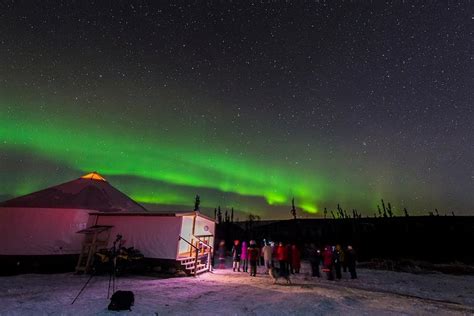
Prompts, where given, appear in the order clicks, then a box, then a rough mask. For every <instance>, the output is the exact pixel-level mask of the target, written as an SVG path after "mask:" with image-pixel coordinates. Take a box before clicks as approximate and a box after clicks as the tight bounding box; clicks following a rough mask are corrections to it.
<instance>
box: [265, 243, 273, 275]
mask: <svg viewBox="0 0 474 316" xmlns="http://www.w3.org/2000/svg"><path fill="white" fill-rule="evenodd" d="M272 253H273V249H272V246H270V245H269V244H268V243H267V244H265V246H263V248H262V255H263V262H264V265H265V269H266V270H265V273H268V269H270V268H271V267H272Z"/></svg>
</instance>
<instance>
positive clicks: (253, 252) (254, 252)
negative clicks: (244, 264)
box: [248, 240, 260, 276]
mask: <svg viewBox="0 0 474 316" xmlns="http://www.w3.org/2000/svg"><path fill="white" fill-rule="evenodd" d="M248 257H249V263H250V276H257V261H258V260H259V259H260V250H259V249H258V247H257V243H256V242H255V240H251V241H250V246H249V247H248Z"/></svg>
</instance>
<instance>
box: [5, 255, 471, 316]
mask: <svg viewBox="0 0 474 316" xmlns="http://www.w3.org/2000/svg"><path fill="white" fill-rule="evenodd" d="M259 269H260V268H259ZM259 272H260V274H258V275H257V277H250V276H248V274H246V273H243V272H241V273H237V272H232V270H231V269H226V270H214V272H213V273H207V274H204V275H200V276H198V277H197V278H194V277H184V278H168V279H156V278H152V277H145V276H131V277H122V278H118V279H117V284H116V285H117V286H116V289H118V290H131V291H133V292H134V293H135V306H133V307H132V312H128V311H123V312H120V314H127V315H128V314H134V315H170V314H171V315H215V314H219V315H243V314H250V315H285V314H292V315H303V314H307V315H308V314H311V315H320V314H340V315H347V314H352V315H354V314H357V315H360V314H370V315H394V314H416V315H420V314H424V315H428V314H437V315H439V314H441V315H448V314H449V315H452V314H464V315H466V314H474V276H453V275H444V274H424V275H414V274H408V273H399V272H389V271H380V270H366V269H360V270H359V271H358V274H359V279H358V280H350V279H348V276H347V275H344V276H343V277H344V278H343V279H342V280H340V281H328V280H325V279H318V278H312V277H311V276H310V274H309V267H308V265H305V264H303V267H302V273H300V274H299V275H296V276H293V277H292V284H291V285H286V284H285V281H284V280H281V279H280V280H279V281H278V283H277V284H275V285H274V284H273V280H272V279H271V278H270V277H269V276H268V275H266V274H263V268H261V270H260V271H259ZM87 279H88V276H77V275H74V274H72V273H69V274H52V275H51V274H50V275H38V274H24V275H18V276H11V277H0V315H117V314H118V313H117V312H111V311H108V310H107V305H108V303H109V300H108V299H107V298H106V297H107V288H108V281H109V280H108V277H107V276H96V277H94V278H93V279H92V280H91V282H90V283H89V285H88V287H87V288H86V289H85V291H84V292H83V293H82V294H81V296H80V297H79V298H78V300H77V301H76V302H75V303H74V305H71V302H72V300H73V299H74V297H75V296H76V294H77V293H78V291H79V290H80V289H81V287H82V285H83V284H84V283H85V281H86V280H87Z"/></svg>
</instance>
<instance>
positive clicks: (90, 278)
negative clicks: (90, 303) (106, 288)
mask: <svg viewBox="0 0 474 316" xmlns="http://www.w3.org/2000/svg"><path fill="white" fill-rule="evenodd" d="M93 276H94V274H91V276H90V277H89V279H88V280H87V282H86V283H85V284H84V286H83V287H82V289H81V290H80V291H79V293H77V296H76V297H75V298H74V300H73V301H72V303H71V305H72V304H74V302H75V301H76V300H77V298H78V297H79V295H81V293H82V291H84V289H85V288H86V286H87V284H89V282H90V280H92V277H93Z"/></svg>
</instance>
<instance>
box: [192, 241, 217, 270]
mask: <svg viewBox="0 0 474 316" xmlns="http://www.w3.org/2000/svg"><path fill="white" fill-rule="evenodd" d="M192 236H193V238H195V239H197V240H198V241H199V244H200V245H202V246H204V247H206V248H207V249H208V252H207V263H206V269H207V271H212V264H211V263H212V262H211V260H212V246H210V245H209V244H208V243H207V242H205V241H203V240H202V239H201V238H200V237H198V236H195V235H192Z"/></svg>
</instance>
